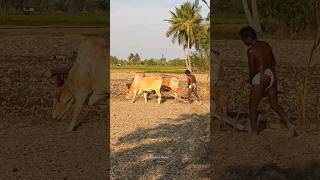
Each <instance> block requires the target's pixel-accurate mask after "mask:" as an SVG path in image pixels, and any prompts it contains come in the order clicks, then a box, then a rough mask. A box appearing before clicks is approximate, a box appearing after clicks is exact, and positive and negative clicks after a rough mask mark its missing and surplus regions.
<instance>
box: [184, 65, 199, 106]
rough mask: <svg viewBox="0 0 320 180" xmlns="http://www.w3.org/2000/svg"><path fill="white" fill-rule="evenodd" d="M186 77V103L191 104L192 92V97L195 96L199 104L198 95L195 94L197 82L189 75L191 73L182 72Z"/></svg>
mask: <svg viewBox="0 0 320 180" xmlns="http://www.w3.org/2000/svg"><path fill="white" fill-rule="evenodd" d="M184 73H185V74H186V76H187V81H188V102H189V103H191V100H190V98H191V93H192V92H193V93H194V95H195V96H196V98H197V101H199V102H201V100H200V98H199V96H198V93H197V80H196V77H195V76H194V75H193V74H191V72H190V71H189V70H186V71H185V72H184Z"/></svg>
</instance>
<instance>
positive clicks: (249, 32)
mask: <svg viewBox="0 0 320 180" xmlns="http://www.w3.org/2000/svg"><path fill="white" fill-rule="evenodd" d="M239 36H240V37H241V38H252V39H257V33H256V31H255V30H254V29H253V28H252V27H250V26H246V27H243V28H241V29H240V31H239Z"/></svg>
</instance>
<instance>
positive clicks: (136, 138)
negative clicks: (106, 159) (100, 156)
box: [111, 113, 210, 179]
mask: <svg viewBox="0 0 320 180" xmlns="http://www.w3.org/2000/svg"><path fill="white" fill-rule="evenodd" d="M169 120H170V121H172V124H171V123H170V124H169V123H166V124H160V125H159V126H157V127H155V128H149V129H137V130H136V131H134V132H132V133H130V134H128V135H125V136H123V137H120V138H118V143H117V145H123V144H127V145H135V146H133V148H127V149H125V150H122V151H118V152H113V153H111V166H112V172H111V177H117V178H120V179H121V178H126V177H130V178H135V177H157V178H160V179H168V178H169V179H172V178H178V177H179V178H181V177H188V178H191V177H192V178H200V177H203V178H204V177H206V178H208V177H209V174H210V172H209V168H210V165H209V164H210V163H209V158H208V155H209V149H208V148H209V145H208V143H209V129H210V128H209V113H208V114H202V115H197V114H184V115H181V116H180V117H179V118H178V119H169Z"/></svg>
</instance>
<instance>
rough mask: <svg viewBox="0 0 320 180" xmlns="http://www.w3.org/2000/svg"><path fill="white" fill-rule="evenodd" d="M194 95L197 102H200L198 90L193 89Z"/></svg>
mask: <svg viewBox="0 0 320 180" xmlns="http://www.w3.org/2000/svg"><path fill="white" fill-rule="evenodd" d="M193 93H194V96H196V98H197V100H198V101H199V102H200V101H201V100H200V97H199V95H198V91H197V88H193Z"/></svg>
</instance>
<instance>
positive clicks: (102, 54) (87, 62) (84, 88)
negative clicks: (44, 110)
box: [52, 37, 109, 132]
mask: <svg viewBox="0 0 320 180" xmlns="http://www.w3.org/2000/svg"><path fill="white" fill-rule="evenodd" d="M107 63H108V62H107V44H106V41H105V40H104V39H103V38H99V37H91V38H87V39H86V40H84V41H83V42H81V43H80V45H79V48H78V55H77V59H76V62H75V63H74V64H73V66H72V67H71V69H70V71H69V73H68V77H67V79H66V81H65V82H64V83H63V85H62V86H61V88H59V91H58V93H55V94H56V95H55V97H54V103H53V111H52V117H53V118H57V119H61V118H62V117H63V116H64V115H65V114H66V112H67V111H68V110H69V109H70V107H71V106H72V105H74V106H73V113H72V120H71V123H70V125H69V127H68V128H67V132H69V131H72V130H73V129H74V127H75V125H76V121H77V118H78V116H79V114H80V112H81V109H82V107H83V105H84V103H85V101H86V99H87V98H88V97H89V100H88V105H94V104H95V103H96V102H97V101H98V100H99V99H101V98H103V97H105V96H106V95H107V94H106V93H107V89H108V82H107V80H106V79H107V77H108V75H109V74H108V64H107Z"/></svg>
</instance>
